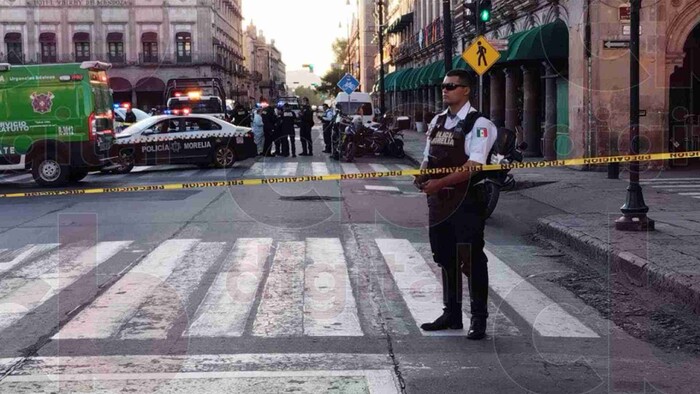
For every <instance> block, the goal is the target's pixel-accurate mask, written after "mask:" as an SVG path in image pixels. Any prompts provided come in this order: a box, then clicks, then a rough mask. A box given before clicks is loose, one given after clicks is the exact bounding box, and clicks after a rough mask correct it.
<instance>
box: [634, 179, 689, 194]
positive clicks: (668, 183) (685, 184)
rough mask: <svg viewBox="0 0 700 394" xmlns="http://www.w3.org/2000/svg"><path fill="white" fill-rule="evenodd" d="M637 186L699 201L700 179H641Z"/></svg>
mask: <svg viewBox="0 0 700 394" xmlns="http://www.w3.org/2000/svg"><path fill="white" fill-rule="evenodd" d="M639 184H640V185H643V186H647V187H651V188H652V189H655V190H663V191H666V192H669V193H675V194H678V195H681V196H687V197H692V198H696V199H700V178H656V179H642V180H640V181H639Z"/></svg>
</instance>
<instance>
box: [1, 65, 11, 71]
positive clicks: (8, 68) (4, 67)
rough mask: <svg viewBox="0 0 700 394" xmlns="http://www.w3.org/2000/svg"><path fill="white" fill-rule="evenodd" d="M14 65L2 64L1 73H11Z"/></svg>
mask: <svg viewBox="0 0 700 394" xmlns="http://www.w3.org/2000/svg"><path fill="white" fill-rule="evenodd" d="M10 68H12V65H11V64H10V63H0V71H10Z"/></svg>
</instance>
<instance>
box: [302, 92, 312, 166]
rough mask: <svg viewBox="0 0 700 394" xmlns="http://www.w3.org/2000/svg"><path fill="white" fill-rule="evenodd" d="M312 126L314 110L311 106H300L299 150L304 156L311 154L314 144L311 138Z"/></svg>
mask: <svg viewBox="0 0 700 394" xmlns="http://www.w3.org/2000/svg"><path fill="white" fill-rule="evenodd" d="M313 127H314V111H312V110H311V106H309V105H304V106H302V107H301V125H300V126H299V137H300V139H301V150H302V155H304V156H307V155H308V156H313V154H314V144H313V139H312V138H311V129H312V128H313Z"/></svg>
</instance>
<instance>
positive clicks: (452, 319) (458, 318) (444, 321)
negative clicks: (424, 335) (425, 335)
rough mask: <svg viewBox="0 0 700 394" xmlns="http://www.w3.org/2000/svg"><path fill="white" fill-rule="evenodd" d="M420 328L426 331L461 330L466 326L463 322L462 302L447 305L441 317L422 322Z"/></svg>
mask: <svg viewBox="0 0 700 394" xmlns="http://www.w3.org/2000/svg"><path fill="white" fill-rule="evenodd" d="M420 328H421V329H423V330H425V331H440V330H448V329H449V330H461V329H462V328H464V325H463V324H462V304H457V305H455V306H446V307H445V308H444V309H443V312H442V315H441V316H440V317H438V318H437V319H436V320H435V321H434V322H432V323H423V324H421V326H420Z"/></svg>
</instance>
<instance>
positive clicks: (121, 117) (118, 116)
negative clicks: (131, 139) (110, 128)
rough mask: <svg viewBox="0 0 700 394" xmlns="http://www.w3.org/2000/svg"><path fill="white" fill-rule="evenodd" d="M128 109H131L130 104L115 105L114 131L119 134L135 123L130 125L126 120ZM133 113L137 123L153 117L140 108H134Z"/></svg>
mask: <svg viewBox="0 0 700 394" xmlns="http://www.w3.org/2000/svg"><path fill="white" fill-rule="evenodd" d="M127 108H129V105H128V104H121V105H119V104H114V130H115V131H116V132H117V133H118V132H120V131H122V130H124V129H126V128H127V127H129V126H131V125H132V124H134V123H135V122H134V123H129V122H127V121H126V120H125V119H126V110H127ZM131 112H133V113H134V115H135V116H136V122H140V121H142V120H144V119H148V118H150V117H151V115H149V114H147V113H146V112H143V111H141V110H140V109H138V108H132V109H131Z"/></svg>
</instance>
